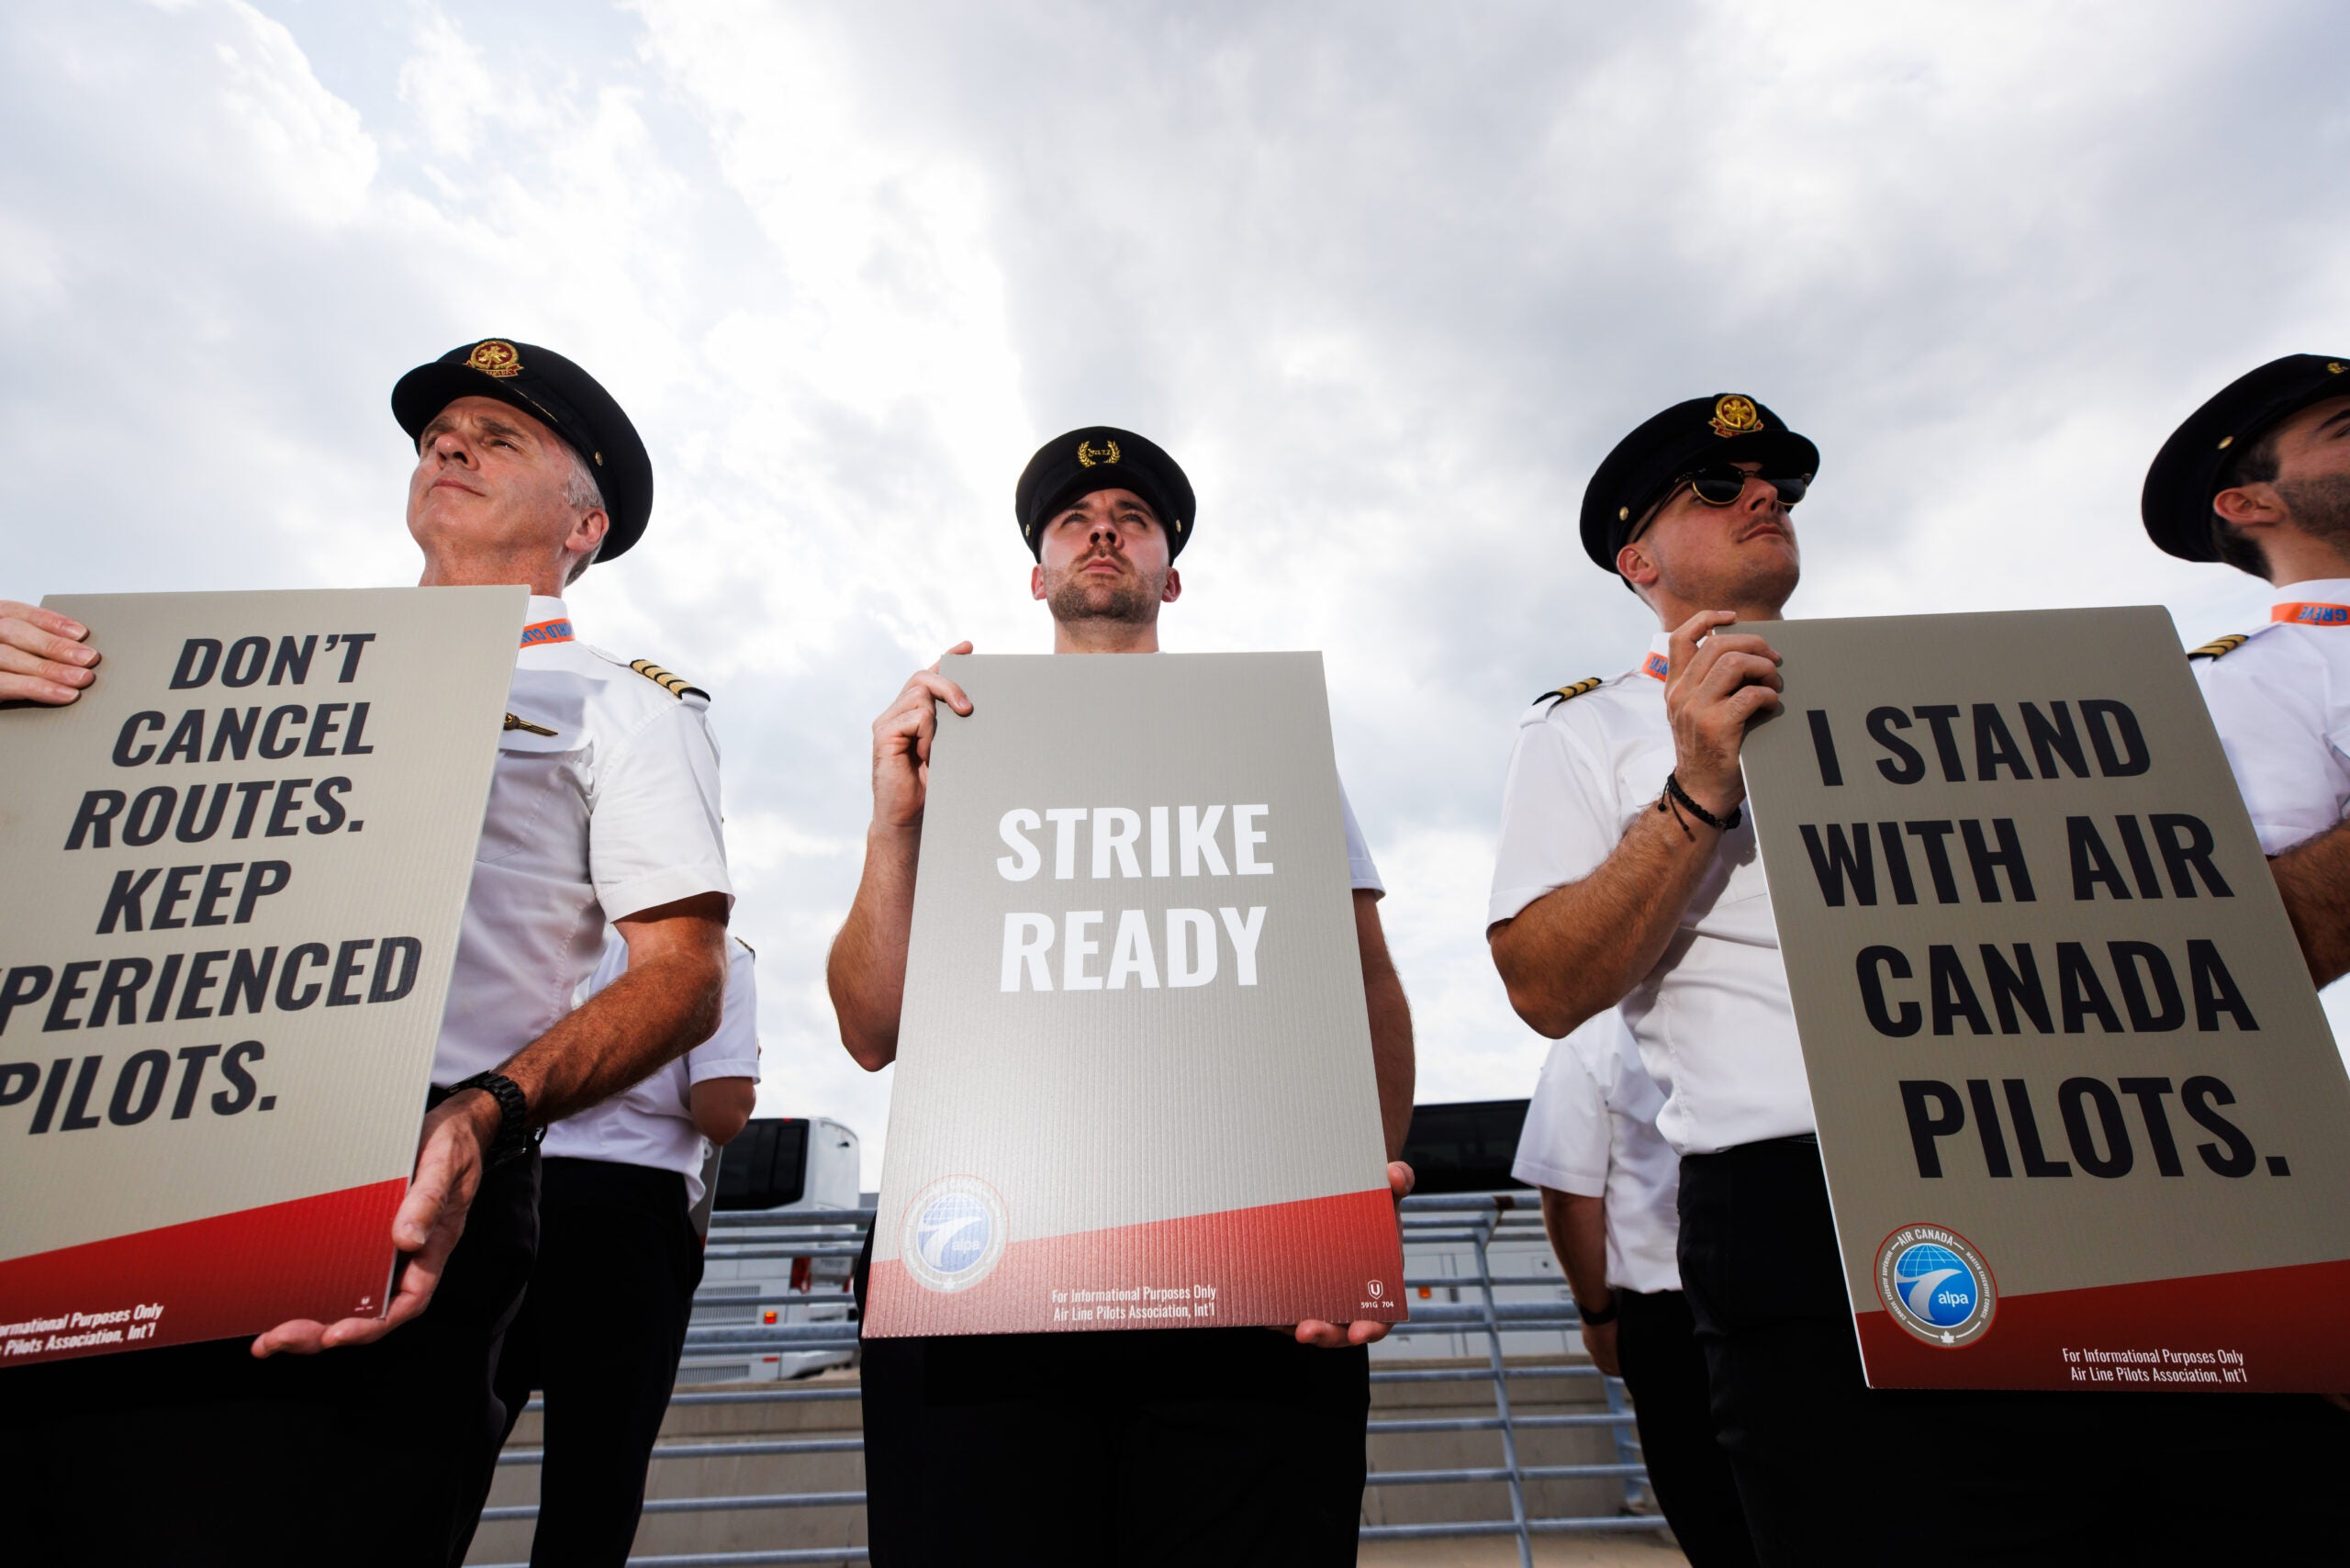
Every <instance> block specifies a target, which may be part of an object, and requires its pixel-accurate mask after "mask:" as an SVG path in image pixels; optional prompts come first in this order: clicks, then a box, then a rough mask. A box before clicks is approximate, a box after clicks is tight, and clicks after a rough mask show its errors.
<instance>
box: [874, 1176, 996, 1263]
mask: <svg viewBox="0 0 2350 1568" xmlns="http://www.w3.org/2000/svg"><path fill="white" fill-rule="evenodd" d="M1007 1229H1008V1226H1006V1225H1005V1223H1004V1209H1003V1198H1002V1195H1001V1194H999V1193H997V1192H996V1190H995V1189H994V1188H993V1187H990V1186H989V1185H988V1184H987V1183H986V1182H982V1181H980V1180H979V1178H978V1177H977V1176H942V1177H940V1178H939V1179H938V1180H937V1181H935V1182H932V1183H931V1184H930V1185H929V1186H927V1187H924V1188H923V1190H922V1191H921V1192H919V1193H915V1194H914V1200H913V1202H912V1203H910V1204H907V1205H906V1217H905V1223H904V1227H903V1228H902V1229H901V1231H900V1232H899V1235H898V1259H899V1261H901V1262H902V1263H903V1264H905V1266H906V1272H907V1273H909V1274H912V1276H913V1277H914V1280H915V1282H917V1283H920V1284H922V1285H923V1286H925V1287H926V1288H928V1289H930V1290H934V1291H961V1290H968V1289H970V1288H971V1287H972V1286H973V1285H976V1284H978V1283H979V1282H980V1281H981V1280H984V1279H986V1278H987V1277H988V1275H989V1273H990V1271H992V1270H993V1269H994V1268H995V1266H996V1264H997V1262H998V1261H999V1260H1002V1257H1003V1244H1004V1239H1005V1233H1006V1230H1007Z"/></svg>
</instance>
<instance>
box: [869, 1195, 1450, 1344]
mask: <svg viewBox="0 0 2350 1568" xmlns="http://www.w3.org/2000/svg"><path fill="white" fill-rule="evenodd" d="M903 1220H904V1216H903V1215H898V1216H895V1218H894V1219H893V1221H892V1223H897V1224H900V1225H902V1223H903ZM901 1245H903V1243H902V1242H901ZM1056 1292H1058V1293H1061V1295H1062V1299H1061V1300H1059V1301H1056V1300H1055V1299H1054V1293H1056ZM1080 1312H1086V1313H1091V1314H1092V1315H1093V1316H1091V1318H1090V1319H1086V1318H1080V1316H1078V1315H1079V1314H1080ZM1408 1316H1410V1313H1409V1311H1408V1310H1407V1309H1406V1308H1405V1306H1404V1254H1403V1248H1402V1245H1401V1243H1400V1241H1399V1240H1398V1238H1397V1233H1396V1229H1395V1202H1394V1199H1393V1197H1391V1196H1390V1195H1389V1194H1388V1193H1387V1191H1386V1189H1385V1188H1381V1189H1380V1190H1378V1191H1376V1192H1371V1193H1344V1194H1342V1195H1340V1196H1337V1197H1334V1198H1308V1199H1305V1200H1304V1201H1303V1202H1299V1203H1293V1204H1266V1205H1264V1206H1263V1207H1260V1208H1249V1209H1231V1210H1227V1211H1225V1213H1222V1214H1212V1215H1192V1217H1190V1218H1187V1219H1169V1220H1158V1221H1154V1222H1153V1223H1151V1224H1148V1225H1129V1226H1115V1227H1113V1228H1111V1229H1108V1230H1086V1231H1079V1232H1077V1233H1076V1234H1074V1235H1070V1236H1048V1237H1043V1238H1038V1239H1036V1240H1034V1241H1014V1242H1012V1243H1011V1244H1009V1245H1008V1246H1006V1247H1005V1248H1004V1249H1003V1255H1002V1258H1001V1259H999V1260H997V1262H996V1265H995V1267H994V1268H993V1269H992V1270H990V1271H988V1273H987V1274H986V1276H985V1277H984V1278H983V1279H981V1280H980V1281H979V1282H978V1283H977V1284H974V1285H970V1286H968V1288H965V1289H961V1290H954V1291H941V1290H934V1289H932V1288H930V1287H929V1286H927V1285H924V1284H923V1283H922V1282H919V1281H918V1280H917V1279H916V1278H915V1277H914V1276H913V1275H912V1273H911V1272H909V1271H907V1269H906V1268H905V1266H904V1265H903V1264H902V1263H899V1262H895V1261H891V1262H881V1261H878V1260H877V1261H876V1262H875V1263H874V1265H873V1279H872V1282H871V1285H870V1287H869V1288H868V1290H867V1313H866V1318H865V1332H866V1333H867V1335H870V1336H872V1337H874V1338H893V1337H898V1336H903V1335H911V1334H1025V1333H1050V1332H1057V1331H1059V1330H1063V1329H1069V1330H1085V1329H1094V1328H1101V1329H1110V1328H1173V1327H1232V1326H1234V1325H1239V1324H1253V1323H1295V1322H1297V1321H1299V1320H1300V1319H1301V1318H1307V1317H1319V1318H1323V1319H1326V1320H1328V1321H1331V1322H1337V1323H1344V1322H1348V1321H1350V1320H1353V1319H1359V1318H1371V1319H1374V1320H1376V1321H1379V1322H1382V1323H1400V1322H1402V1321H1404V1319H1405V1318H1406V1317H1408Z"/></svg>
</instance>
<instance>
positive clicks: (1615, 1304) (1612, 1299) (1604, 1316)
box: [1575, 1291, 1624, 1328]
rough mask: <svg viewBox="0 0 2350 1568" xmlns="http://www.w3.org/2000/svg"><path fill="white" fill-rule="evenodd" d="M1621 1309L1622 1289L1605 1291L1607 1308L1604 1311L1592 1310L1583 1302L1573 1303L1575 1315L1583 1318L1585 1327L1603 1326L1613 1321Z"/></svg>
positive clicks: (1622, 1305)
mask: <svg viewBox="0 0 2350 1568" xmlns="http://www.w3.org/2000/svg"><path fill="white" fill-rule="evenodd" d="M1623 1310H1624V1293H1623V1292H1622V1291H1610V1292H1608V1293H1607V1310H1606V1311H1605V1312H1594V1311H1593V1310H1592V1309H1591V1308H1589V1307H1587V1306H1585V1305H1583V1303H1581V1302H1577V1303H1575V1316H1578V1317H1580V1318H1582V1319H1583V1327H1585V1328H1605V1327H1607V1326H1608V1325H1609V1324H1611V1323H1613V1322H1615V1321H1616V1315H1617V1313H1619V1312H1621V1311H1623Z"/></svg>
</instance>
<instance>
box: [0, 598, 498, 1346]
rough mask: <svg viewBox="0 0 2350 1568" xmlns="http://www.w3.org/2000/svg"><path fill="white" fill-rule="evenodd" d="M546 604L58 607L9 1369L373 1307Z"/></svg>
mask: <svg viewBox="0 0 2350 1568" xmlns="http://www.w3.org/2000/svg"><path fill="white" fill-rule="evenodd" d="M528 602H529V596H528V593H527V591H526V590H525V589H523V588H378V589H359V590H342V591H296V592H271V593H185V594H112V595H87V596H73V597H62V598H52V599H48V600H46V601H45V603H46V605H47V608H49V609H51V610H59V611H62V613H64V614H67V615H70V616H72V617H73V618H74V619H75V620H77V621H79V622H82V623H83V624H84V625H86V626H88V627H89V628H90V629H91V630H90V643H91V644H92V645H93V646H95V648H97V649H98V651H99V652H100V653H102V654H103V655H105V662H104V663H103V664H102V665H100V666H99V668H98V672H97V679H96V681H95V683H94V684H93V685H92V686H90V687H89V688H88V689H85V690H84V693H83V695H82V697H81V700H78V701H76V702H74V703H73V704H72V705H70V706H68V707H63V708H47V707H39V706H32V705H15V706H11V707H9V708H7V709H6V711H0V884H4V885H5V886H6V888H7V889H8V890H9V896H8V897H7V898H6V899H5V900H0V1192H5V1193H6V1194H7V1198H6V1203H5V1204H0V1390H5V1386H6V1368H8V1367H10V1366H19V1365H26V1364H29V1363H32V1362H37V1361H50V1360H54V1359H58V1358H61V1357H67V1356H81V1355H96V1354H103V1353H106V1352H108V1351H115V1350H137V1349H143V1348H146V1347H149V1346H154V1345H169V1344H178V1343H185V1342H188V1341H192V1340H198V1339H210V1338H221V1337H224V1336H229V1335H240V1334H249V1333H254V1332H257V1331H259V1330H261V1329H264V1328H268V1327H272V1326H274V1325H275V1324H277V1323H280V1322H284V1321H285V1320H287V1319H289V1318H297V1317H308V1318H315V1319H319V1320H321V1321H327V1322H331V1321H333V1320H335V1319H337V1318H341V1317H345V1316H374V1315H379V1314H380V1313H381V1312H382V1311H383V1310H384V1307H385V1303H386V1299H387V1284H388V1282H389V1279H390V1271H391V1266H392V1261H393V1253H392V1246H391V1221H392V1215H393V1213H394V1211H395V1210H397V1208H398V1206H399V1202H400V1199H401V1197H402V1195H403V1194H404V1193H406V1191H407V1188H408V1173H409V1168H410V1166H411V1165H412V1164H413V1162H414V1160H415V1157H416V1137H417V1126H418V1122H419V1119H420V1116H421V1114H422V1113H423V1109H424V1098H425V1093H426V1091H427V1089H428V1087H429V1085H430V1074H431V1063H432V1054H433V1047H434V1044H435V1042H436V1041H437V1040H438V1038H439V1036H440V1030H441V1011H442V1002H443V1000H444V998H445V997H446V994H447V991H448V983H449V972H450V964H451V960H452V958H453V956H454V953H455V948H456V941H457V931H458V924H459V921H460V919H461V917H462V915H463V913H464V902H465V890H466V888H467V886H468V884H469V883H470V881H471V879H472V874H473V858H474V848H475V844H476V840H477V838H478V837H479V834H480V829H481V820H482V812H483V808H484V805H485V803H486V801H487V798H488V791H489V782H490V772H491V768H492V766H493V764H494V763H495V761H496V758H497V755H498V734H499V725H500V722H501V719H502V716H503V712H504V706H505V700H506V692H507V688H508V685H509V682H510V681H511V679H512V676H513V669H514V649H515V644H516V640H517V633H518V632H519V631H520V627H521V623H522V617H523V613H524V611H525V609H526V608H527V606H528Z"/></svg>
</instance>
